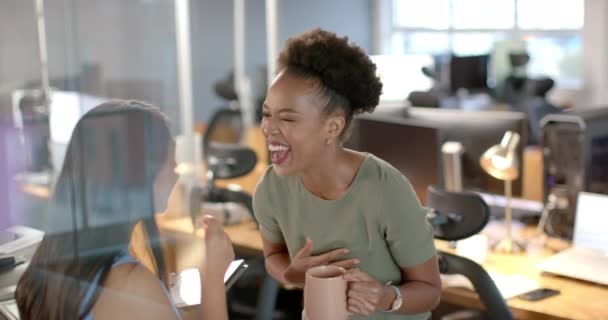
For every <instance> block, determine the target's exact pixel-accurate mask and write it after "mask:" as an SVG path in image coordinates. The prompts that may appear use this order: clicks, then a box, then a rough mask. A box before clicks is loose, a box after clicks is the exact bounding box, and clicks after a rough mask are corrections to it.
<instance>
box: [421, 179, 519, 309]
mask: <svg viewBox="0 0 608 320" xmlns="http://www.w3.org/2000/svg"><path fill="white" fill-rule="evenodd" d="M427 206H428V207H430V208H433V210H435V215H434V218H433V219H431V223H432V224H433V225H434V229H435V238H436V239H441V240H450V241H454V240H460V239H464V238H467V237H470V236H472V235H474V234H476V233H479V232H480V231H481V230H482V229H483V228H484V227H485V225H486V224H487V223H488V220H489V216H490V211H489V209H488V205H487V204H486V203H485V201H484V200H483V199H482V198H481V197H480V196H479V195H477V194H475V193H472V192H448V191H445V190H441V189H439V188H436V187H433V186H430V187H429V188H428V192H427ZM439 270H440V272H441V273H443V274H461V275H463V276H465V277H466V278H467V279H469V281H471V283H472V284H473V287H474V288H475V291H476V292H477V294H478V295H479V299H480V300H481V302H482V303H483V305H484V307H485V309H486V312H487V313H488V314H489V315H490V316H491V318H492V319H513V315H512V314H511V311H510V310H509V307H508V306H507V303H506V302H505V300H504V298H503V297H502V295H501V293H500V291H499V290H498V288H497V287H496V284H494V281H493V280H492V278H491V277H490V275H489V274H488V272H487V271H486V270H485V269H484V268H483V267H482V266H481V265H479V264H477V263H476V262H474V261H472V260H470V259H467V258H465V257H461V256H457V255H453V254H450V253H447V252H442V251H440V252H439Z"/></svg>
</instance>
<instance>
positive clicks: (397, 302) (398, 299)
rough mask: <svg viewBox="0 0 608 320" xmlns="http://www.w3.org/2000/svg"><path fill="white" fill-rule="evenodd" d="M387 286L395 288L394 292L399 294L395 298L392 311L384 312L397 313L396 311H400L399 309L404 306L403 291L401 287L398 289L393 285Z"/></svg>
mask: <svg viewBox="0 0 608 320" xmlns="http://www.w3.org/2000/svg"><path fill="white" fill-rule="evenodd" d="M387 286H389V287H391V288H393V290H395V293H396V294H397V296H396V297H395V300H394V301H393V304H392V305H391V307H390V309H388V310H385V311H384V312H395V311H397V310H399V308H401V305H402V304H403V297H402V296H401V290H400V289H399V287H396V286H394V285H392V284H387Z"/></svg>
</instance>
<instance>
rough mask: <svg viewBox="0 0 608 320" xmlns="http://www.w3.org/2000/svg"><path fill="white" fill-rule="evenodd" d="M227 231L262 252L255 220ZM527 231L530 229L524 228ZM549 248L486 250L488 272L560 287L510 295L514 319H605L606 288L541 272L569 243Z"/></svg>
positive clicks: (463, 297)
mask: <svg viewBox="0 0 608 320" xmlns="http://www.w3.org/2000/svg"><path fill="white" fill-rule="evenodd" d="M159 227H160V228H161V229H162V230H163V231H165V232H167V233H174V234H179V235H182V236H183V235H190V236H193V237H194V236H195V235H196V237H202V236H203V231H202V230H197V231H196V233H194V232H193V228H192V223H191V222H190V218H188V217H186V218H177V219H165V220H159ZM225 230H226V233H227V234H228V235H229V236H230V238H231V239H232V241H233V244H234V246H235V248H237V249H240V250H247V251H250V252H258V253H261V252H262V240H261V237H260V235H259V232H258V230H257V229H256V225H255V223H254V222H247V223H244V224H240V225H234V226H227V227H225ZM525 231H527V232H529V231H530V228H528V229H527V230H525ZM435 244H436V246H437V248H438V249H440V250H445V251H450V252H452V250H451V249H449V248H448V246H447V243H446V242H444V241H439V240H437V241H435ZM547 245H548V247H549V248H543V249H541V250H539V251H537V252H536V253H528V254H527V255H505V254H497V253H492V252H489V253H488V255H487V257H486V262H485V263H484V267H485V268H486V269H487V270H488V271H496V272H500V273H503V274H517V275H523V276H525V277H526V278H529V279H531V280H534V281H538V282H539V284H540V286H542V287H547V288H554V289H559V290H560V291H561V294H559V295H557V296H554V297H551V298H549V299H545V300H540V301H536V302H529V301H524V300H521V299H517V298H512V299H509V300H508V301H507V303H508V305H509V307H510V308H511V310H512V312H513V315H514V316H515V318H516V319H581V320H584V319H594V320H595V319H608V303H607V301H608V287H607V286H601V285H596V284H593V283H589V282H583V281H578V280H574V279H569V278H565V277H558V276H553V275H548V274H541V272H540V271H538V270H537V269H536V268H535V264H536V263H538V262H539V261H540V260H542V259H543V258H544V257H546V256H548V255H550V254H551V252H552V249H553V250H560V249H564V248H565V247H567V246H568V243H566V242H564V241H560V240H557V239H550V240H549V241H548V242H547ZM441 299H442V301H443V302H447V303H450V304H455V305H459V306H463V307H466V308H475V309H482V308H483V307H482V305H481V303H480V302H479V300H478V298H477V295H476V294H475V293H474V292H472V291H469V290H467V289H460V288H444V289H443V290H442V295H441Z"/></svg>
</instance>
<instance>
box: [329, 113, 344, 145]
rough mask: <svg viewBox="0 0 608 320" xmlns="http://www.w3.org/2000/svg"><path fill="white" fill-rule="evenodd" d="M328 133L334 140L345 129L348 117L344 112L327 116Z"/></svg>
mask: <svg viewBox="0 0 608 320" xmlns="http://www.w3.org/2000/svg"><path fill="white" fill-rule="evenodd" d="M326 124H327V133H328V135H329V138H330V139H332V140H337V139H338V137H340V135H341V134H342V131H344V127H345V126H346V119H345V118H344V113H343V112H335V113H332V114H330V115H329V116H328V118H327V122H326Z"/></svg>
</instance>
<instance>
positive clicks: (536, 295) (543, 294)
mask: <svg viewBox="0 0 608 320" xmlns="http://www.w3.org/2000/svg"><path fill="white" fill-rule="evenodd" d="M559 293H560V292H559V290H554V289H549V288H538V289H535V290H532V291H528V292H526V293H522V294H520V295H519V296H518V297H519V298H520V299H523V300H526V301H538V300H542V299H545V298H549V297H552V296H555V295H558V294H559Z"/></svg>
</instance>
